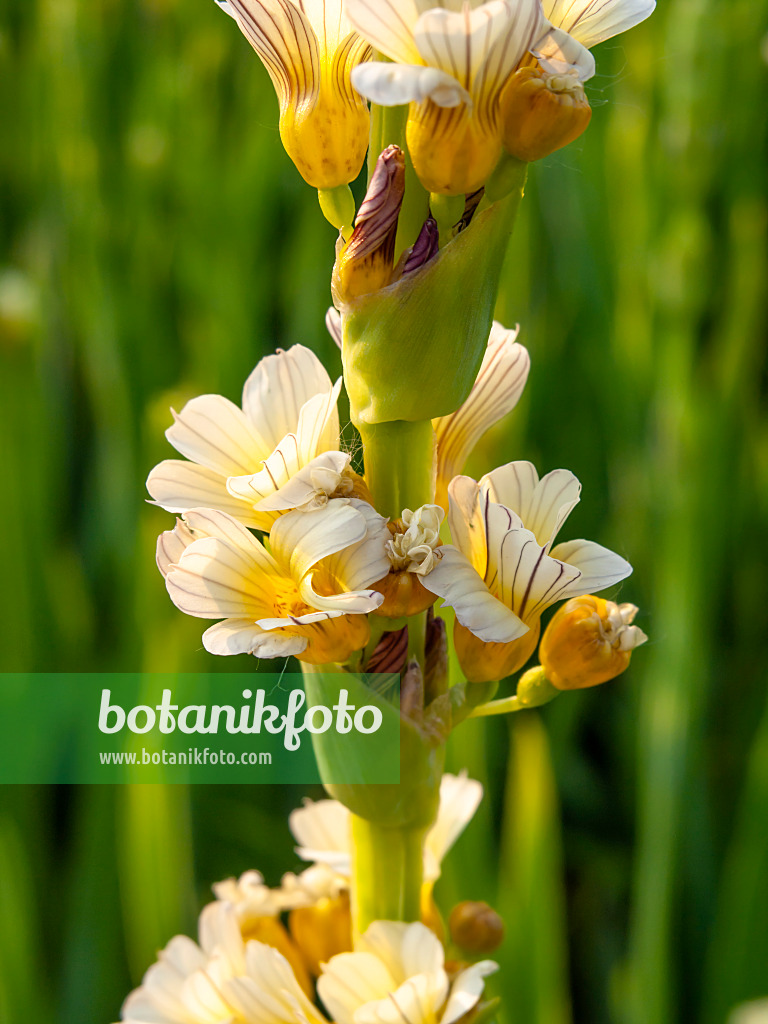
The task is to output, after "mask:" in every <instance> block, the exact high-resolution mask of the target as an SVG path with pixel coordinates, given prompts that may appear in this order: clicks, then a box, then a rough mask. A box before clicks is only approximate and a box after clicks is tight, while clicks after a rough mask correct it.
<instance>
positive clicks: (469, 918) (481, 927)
mask: <svg viewBox="0 0 768 1024" xmlns="http://www.w3.org/2000/svg"><path fill="white" fill-rule="evenodd" d="M448 928H449V929H450V932H451V939H452V940H453V941H454V942H455V943H456V945H457V946H459V948H460V949H463V950H465V951H466V952H467V953H492V952H493V950H494V949H498V947H499V946H500V945H501V943H502V942H503V941H504V922H503V921H502V919H501V918H500V917H499V915H498V914H497V913H496V911H495V910H493V908H492V907H489V906H488V904H487V903H475V902H473V901H472V900H465V901H464V902H463V903H459V904H457V905H456V906H455V907H454V908H453V910H452V911H451V916H450V917H449V918H448Z"/></svg>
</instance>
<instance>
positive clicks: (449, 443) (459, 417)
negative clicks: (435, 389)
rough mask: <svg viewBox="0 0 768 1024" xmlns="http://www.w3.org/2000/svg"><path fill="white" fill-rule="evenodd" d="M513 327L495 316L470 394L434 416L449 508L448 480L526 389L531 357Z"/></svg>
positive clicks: (440, 487) (440, 492)
mask: <svg viewBox="0 0 768 1024" xmlns="http://www.w3.org/2000/svg"><path fill="white" fill-rule="evenodd" d="M518 331H519V328H517V327H515V328H514V329H513V330H509V329H508V328H506V327H504V326H503V325H502V324H500V323H499V322H498V321H497V320H494V322H493V326H492V327H491V333H490V336H489V338H488V347H487V349H486V350H485V356H484V357H483V362H482V365H481V366H480V371H479V373H478V375H477V379H476V380H475V383H474V384H473V385H472V390H471V392H470V393H469V397H468V398H467V399H466V401H465V402H464V403H463V405H461V406H460V407H459V408H458V409H457V410H456V412H454V413H451V414H450V415H449V416H441V417H440V418H439V419H436V420H433V421H432V425H433V427H434V428H435V434H436V436H437V497H436V500H437V502H438V504H440V505H442V507H443V508H445V509H447V508H448V484H449V483H450V482H451V480H452V479H453V478H454V477H455V476H457V475H458V474H459V473H461V472H462V470H463V469H464V464H465V462H466V461H467V459H468V457H469V455H470V452H471V451H472V449H473V448H474V447H475V445H476V444H477V442H478V441H479V440H480V438H481V437H482V436H483V434H484V433H485V432H486V431H487V430H489V429H490V428H491V427H492V426H493V425H494V424H495V423H498V421H499V420H500V419H502V417H504V416H506V415H507V413H509V412H511V411H512V410H513V409H514V408H515V406H516V405H517V403H518V401H519V399H520V396H521V395H522V393H523V389H524V387H525V382H526V381H527V380H528V371H529V369H530V365H531V360H530V357H529V355H528V351H527V349H525V348H524V347H523V346H522V345H521V344H520V342H519V341H517V335H518Z"/></svg>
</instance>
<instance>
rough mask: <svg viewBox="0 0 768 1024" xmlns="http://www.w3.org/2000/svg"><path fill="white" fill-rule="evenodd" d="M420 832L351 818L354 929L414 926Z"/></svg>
mask: <svg viewBox="0 0 768 1024" xmlns="http://www.w3.org/2000/svg"><path fill="white" fill-rule="evenodd" d="M425 835H426V829H423V828H388V827H385V826H382V825H377V824H376V823H375V822H372V821H367V820H366V819H365V818H359V817H357V815H355V814H353V815H352V849H353V857H352V928H353V934H354V935H361V934H362V933H363V932H364V931H365V930H366V928H367V927H368V925H369V924H371V922H372V921H418V920H419V918H420V914H421V911H420V907H421V882H422V875H423V858H424V836H425Z"/></svg>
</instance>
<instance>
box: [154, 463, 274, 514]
mask: <svg viewBox="0 0 768 1024" xmlns="http://www.w3.org/2000/svg"><path fill="white" fill-rule="evenodd" d="M147 490H148V491H149V493H150V494H151V495H152V497H153V498H154V500H155V501H156V502H157V504H158V505H160V506H161V508H164V509H165V510H166V511H167V512H187V511H188V510H189V509H191V508H215V509H219V510H220V511H221V512H227V513H228V514H229V515H231V516H235V517H236V518H237V519H240V520H241V522H243V523H244V524H245V525H246V526H254V527H257V528H258V526H259V523H258V522H257V521H256V517H254V516H253V514H252V510H251V507H250V505H249V504H248V503H246V502H243V501H242V500H240V499H239V498H237V497H234V496H233V495H231V494H230V493H229V492H228V491H227V482H226V477H224V476H222V475H221V473H219V472H217V471H216V470H215V469H208V468H207V467H205V466H198V465H196V464H195V463H194V462H182V460H181V459H166V460H165V461H163V462H161V463H159V465H157V466H155V468H154V469H153V470H152V472H151V473H150V474H149V476H148V477H147Z"/></svg>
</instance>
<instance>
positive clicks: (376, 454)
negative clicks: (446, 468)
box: [358, 420, 435, 519]
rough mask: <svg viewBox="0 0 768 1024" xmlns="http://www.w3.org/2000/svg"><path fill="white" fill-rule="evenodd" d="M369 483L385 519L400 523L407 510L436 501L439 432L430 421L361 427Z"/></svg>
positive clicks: (378, 510) (362, 424)
mask: <svg viewBox="0 0 768 1024" xmlns="http://www.w3.org/2000/svg"><path fill="white" fill-rule="evenodd" d="M358 430H359V431H360V437H361V438H362V441H363V458H364V462H365V481H366V483H367V484H368V488H369V490H370V492H371V496H372V497H373V505H374V508H375V509H376V511H377V512H380V513H381V515H385V516H388V517H389V518H390V519H398V518H399V517H400V515H401V513H402V511H403V509H405V508H410V509H417V508H420V507H421V506H422V505H427V504H429V503H430V502H432V501H434V495H435V432H434V430H433V429H432V423H431V421H430V420H419V421H417V422H414V423H410V422H407V421H406V420H393V421H392V422H389V423H375V424H365V423H361V424H358Z"/></svg>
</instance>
